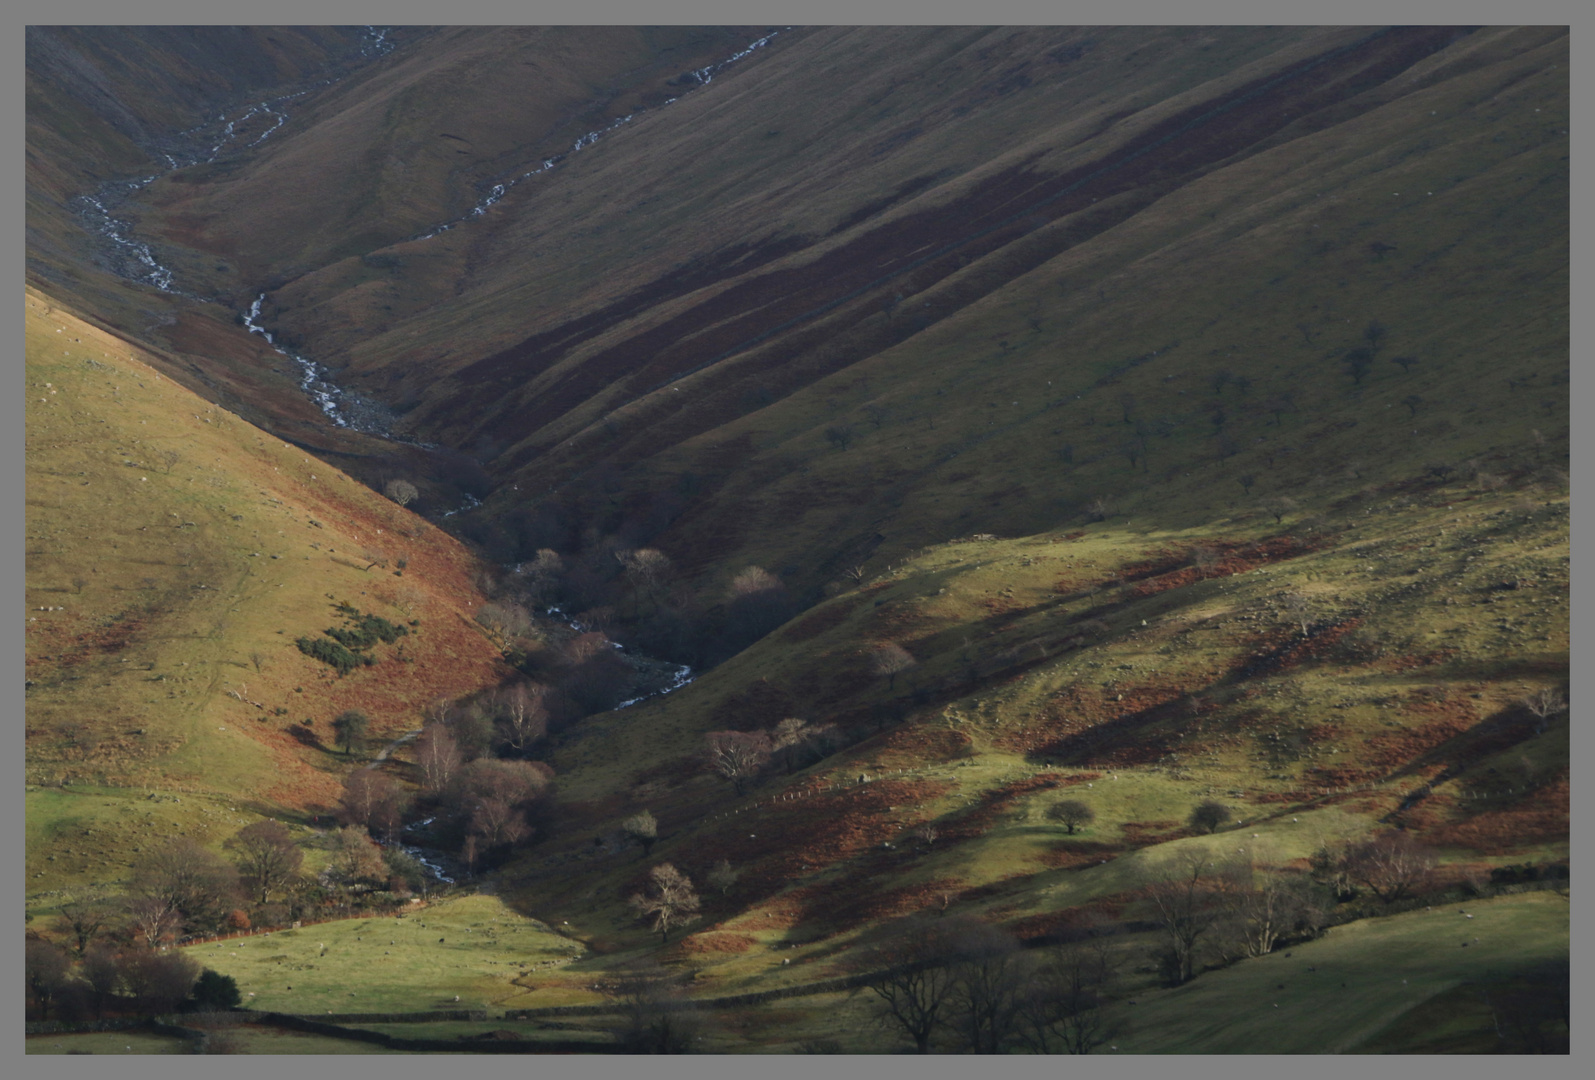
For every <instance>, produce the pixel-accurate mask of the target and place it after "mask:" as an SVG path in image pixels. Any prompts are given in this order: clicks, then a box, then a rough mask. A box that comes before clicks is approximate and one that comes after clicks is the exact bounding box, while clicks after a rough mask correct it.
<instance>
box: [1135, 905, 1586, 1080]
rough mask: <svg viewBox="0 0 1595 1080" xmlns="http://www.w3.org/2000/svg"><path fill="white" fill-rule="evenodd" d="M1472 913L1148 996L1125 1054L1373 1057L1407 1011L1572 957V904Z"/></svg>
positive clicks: (1337, 931)
mask: <svg viewBox="0 0 1595 1080" xmlns="http://www.w3.org/2000/svg"><path fill="white" fill-rule="evenodd" d="M1466 910H1467V911H1469V912H1472V913H1473V915H1474V918H1472V919H1464V918H1463V917H1461V916H1460V915H1459V914H1458V909H1457V908H1454V907H1449V906H1447V907H1444V908H1436V909H1434V910H1432V911H1415V912H1410V913H1408V914H1405V915H1398V916H1395V917H1393V918H1388V919H1369V920H1365V921H1363V922H1358V923H1353V924H1351V925H1348V926H1342V927H1336V928H1334V929H1333V930H1331V931H1330V932H1329V933H1328V934H1327V935H1326V936H1325V937H1324V938H1322V939H1320V940H1318V941H1313V942H1309V943H1308V944H1306V945H1301V946H1298V947H1296V948H1294V949H1292V950H1290V955H1289V956H1287V955H1285V954H1284V953H1276V954H1273V955H1270V956H1267V957H1264V958H1262V959H1260V960H1256V961H1251V962H1248V963H1243V964H1237V965H1236V966H1234V967H1232V968H1228V969H1226V970H1224V971H1219V972H1214V973H1212V974H1211V975H1208V976H1205V977H1204V978H1201V979H1198V980H1197V981H1196V982H1193V983H1191V984H1189V985H1187V986H1185V987H1182V988H1181V989H1178V990H1168V991H1161V992H1153V993H1150V994H1145V995H1141V996H1139V997H1138V998H1137V1001H1138V1004H1137V1005H1136V1007H1135V1008H1134V1009H1133V1010H1130V1016H1129V1018H1128V1019H1129V1027H1128V1030H1127V1031H1126V1032H1125V1033H1124V1034H1122V1035H1121V1036H1120V1037H1119V1038H1118V1052H1119V1053H1121V1054H1137V1053H1139V1054H1247V1053H1260V1052H1262V1053H1275V1054H1323V1053H1331V1054H1334V1053H1342V1054H1345V1053H1351V1054H1355V1053H1366V1052H1367V1048H1368V1047H1369V1045H1370V1043H1372V1042H1373V1041H1374V1040H1375V1037H1376V1036H1377V1035H1378V1034H1379V1033H1380V1032H1382V1031H1384V1030H1385V1029H1387V1028H1390V1027H1393V1026H1397V1025H1398V1024H1399V1023H1400V1017H1401V1016H1402V1015H1403V1014H1405V1013H1406V1012H1408V1011H1409V1010H1412V1009H1414V1008H1415V1007H1417V1006H1418V1005H1419V1004H1420V1003H1422V1002H1424V1001H1426V1000H1428V999H1430V998H1434V997H1438V996H1440V995H1443V994H1444V993H1445V992H1446V991H1448V990H1450V989H1451V988H1452V987H1454V986H1456V985H1457V984H1458V983H1460V982H1461V981H1463V980H1465V979H1468V978H1478V977H1480V976H1482V975H1485V974H1486V973H1489V972H1492V971H1493V972H1496V973H1500V972H1501V971H1503V970H1511V969H1513V968H1519V967H1529V966H1532V965H1533V964H1534V963H1535V962H1536V961H1538V960H1542V959H1552V958H1555V957H1558V956H1566V955H1567V950H1568V906H1567V901H1566V900H1565V899H1564V898H1562V897H1557V896H1547V895H1543V894H1542V895H1530V896H1521V897H1511V898H1503V899H1499V900H1495V901H1492V902H1488V903H1482V904H1468V905H1466ZM1475 939H1476V940H1475ZM1463 943H1466V944H1467V945H1468V948H1466V949H1464V948H1462V947H1461V946H1462V944H1463ZM1309 968H1316V969H1317V970H1316V971H1309V970H1308V969H1309ZM1281 987H1282V988H1281ZM1275 1006H1277V1008H1276V1007H1275ZM1265 1048H1266V1049H1265Z"/></svg>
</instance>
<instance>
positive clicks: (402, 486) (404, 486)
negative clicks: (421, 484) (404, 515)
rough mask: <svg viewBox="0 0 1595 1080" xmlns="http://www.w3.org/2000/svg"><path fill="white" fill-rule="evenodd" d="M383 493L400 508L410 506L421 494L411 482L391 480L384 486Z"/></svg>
mask: <svg viewBox="0 0 1595 1080" xmlns="http://www.w3.org/2000/svg"><path fill="white" fill-rule="evenodd" d="M382 493H383V494H384V495H386V496H387V497H388V498H390V499H392V500H393V501H394V502H396V503H398V504H399V505H400V506H409V505H410V504H411V503H412V502H414V501H415V498H416V496H417V495H419V494H421V493H420V492H419V491H417V490H416V488H415V485H414V484H412V483H410V481H408V480H399V479H394V480H389V481H388V482H387V484H385V485H384V486H383V488H382Z"/></svg>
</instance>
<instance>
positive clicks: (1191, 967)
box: [1148, 849, 1223, 985]
mask: <svg viewBox="0 0 1595 1080" xmlns="http://www.w3.org/2000/svg"><path fill="white" fill-rule="evenodd" d="M1167 869H1168V872H1169V877H1168V878H1167V879H1166V880H1164V881H1159V882H1156V883H1154V884H1153V885H1152V886H1151V887H1150V888H1149V889H1148V894H1149V897H1150V899H1151V901H1152V904H1153V906H1154V908H1155V909H1156V911H1157V916H1158V922H1159V923H1160V924H1161V926H1162V929H1163V933H1164V936H1165V937H1166V938H1167V940H1168V959H1169V961H1170V963H1169V964H1168V974H1169V978H1170V981H1172V982H1174V983H1175V984H1176V985H1178V984H1182V983H1186V982H1189V981H1190V980H1191V979H1192V978H1193V977H1194V976H1195V974H1196V950H1197V945H1198V944H1199V943H1200V941H1201V939H1202V937H1203V935H1205V934H1206V933H1207V932H1208V930H1210V929H1211V928H1212V926H1213V924H1214V923H1215V922H1216V921H1217V920H1218V918H1219V917H1220V915H1222V913H1223V912H1222V909H1221V908H1220V907H1219V904H1218V890H1217V888H1216V887H1215V883H1214V882H1213V880H1212V879H1211V876H1210V871H1211V869H1212V864H1211V861H1210V859H1209V858H1208V855H1207V852H1205V851H1201V850H1198V849H1188V850H1185V851H1182V852H1180V853H1179V854H1177V855H1176V856H1174V858H1173V859H1172V860H1171V861H1170V863H1169V864H1168V867H1167Z"/></svg>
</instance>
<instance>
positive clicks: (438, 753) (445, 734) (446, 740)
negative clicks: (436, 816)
mask: <svg viewBox="0 0 1595 1080" xmlns="http://www.w3.org/2000/svg"><path fill="white" fill-rule="evenodd" d="M415 762H416V764H417V765H419V766H420V767H421V777H422V783H423V784H424V786H425V787H426V790H427V791H429V792H431V793H433V794H437V793H439V792H441V791H443V790H444V789H446V788H447V787H448V786H449V783H450V782H451V781H452V780H453V779H454V777H455V775H456V774H457V773H458V772H459V771H460V765H461V764H462V763H463V759H462V758H461V756H460V748H459V746H458V745H456V744H455V742H454V736H453V735H451V734H449V729H448V728H447V727H445V726H444V725H442V724H439V723H431V724H428V725H426V726H425V727H424V728H422V729H421V737H420V738H418V739H416V741H415Z"/></svg>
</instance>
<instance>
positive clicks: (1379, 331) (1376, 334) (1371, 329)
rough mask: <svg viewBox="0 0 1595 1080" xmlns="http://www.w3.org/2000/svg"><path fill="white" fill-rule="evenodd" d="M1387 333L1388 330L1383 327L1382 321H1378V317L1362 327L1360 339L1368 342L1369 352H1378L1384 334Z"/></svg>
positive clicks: (1382, 342)
mask: <svg viewBox="0 0 1595 1080" xmlns="http://www.w3.org/2000/svg"><path fill="white" fill-rule="evenodd" d="M1389 333H1390V331H1389V330H1387V329H1385V325H1384V323H1382V322H1380V321H1379V320H1378V319H1375V320H1374V321H1372V322H1370V323H1369V324H1368V325H1367V326H1365V327H1363V330H1362V339H1363V340H1364V341H1366V342H1367V343H1368V350H1369V352H1378V351H1379V349H1380V347H1381V346H1382V345H1383V344H1384V340H1385V337H1386V335H1388V334H1389Z"/></svg>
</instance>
